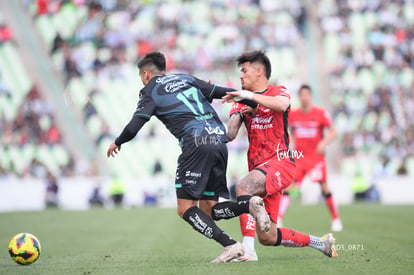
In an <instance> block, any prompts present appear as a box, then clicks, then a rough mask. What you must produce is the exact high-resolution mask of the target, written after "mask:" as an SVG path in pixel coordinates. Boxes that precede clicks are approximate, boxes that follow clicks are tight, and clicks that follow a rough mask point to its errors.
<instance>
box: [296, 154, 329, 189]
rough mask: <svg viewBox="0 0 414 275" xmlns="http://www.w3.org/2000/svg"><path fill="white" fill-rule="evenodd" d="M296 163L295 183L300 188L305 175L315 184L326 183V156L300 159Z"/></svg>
mask: <svg viewBox="0 0 414 275" xmlns="http://www.w3.org/2000/svg"><path fill="white" fill-rule="evenodd" d="M295 162H296V176H295V182H296V183H297V184H298V187H300V185H301V184H302V181H303V178H304V177H305V175H308V176H309V178H310V179H311V181H313V182H322V181H326V174H327V173H326V159H325V156H324V155H316V156H313V157H304V158H299V159H296V160H295Z"/></svg>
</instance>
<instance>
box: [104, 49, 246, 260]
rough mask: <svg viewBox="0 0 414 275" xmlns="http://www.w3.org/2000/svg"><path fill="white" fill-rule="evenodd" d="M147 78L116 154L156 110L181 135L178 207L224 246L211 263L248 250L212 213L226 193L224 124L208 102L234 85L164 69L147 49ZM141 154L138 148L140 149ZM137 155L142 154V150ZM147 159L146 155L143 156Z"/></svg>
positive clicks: (142, 71) (143, 70)
mask: <svg viewBox="0 0 414 275" xmlns="http://www.w3.org/2000/svg"><path fill="white" fill-rule="evenodd" d="M138 68H139V75H140V77H141V80H142V82H143V84H144V86H145V87H144V88H143V89H142V90H141V91H140V94H139V97H140V100H139V102H138V106H137V109H136V111H135V113H134V114H133V117H132V119H131V121H130V122H129V123H128V124H127V125H126V127H125V128H124V130H123V131H122V133H121V135H120V136H119V137H118V138H117V139H116V140H115V141H114V142H113V143H112V144H111V145H110V146H109V148H108V151H107V156H108V157H110V156H112V157H114V156H115V154H117V153H118V151H119V150H120V149H121V145H122V144H123V143H125V142H128V141H130V140H131V139H133V138H134V137H135V136H136V134H137V133H138V131H139V130H140V129H141V127H142V126H143V125H144V124H145V123H146V122H147V121H148V120H149V119H150V118H151V117H152V116H153V115H155V116H156V117H157V118H158V119H159V120H161V121H162V122H163V123H164V124H165V126H166V127H167V129H168V130H169V131H170V132H171V133H172V134H173V135H174V136H175V137H176V138H177V139H178V140H179V143H180V146H181V148H182V153H181V155H180V156H179V158H178V167H177V174H176V180H175V187H176V194H177V212H178V215H179V216H180V217H182V218H183V219H184V220H185V221H186V222H188V223H189V224H190V225H191V226H192V227H193V228H194V230H196V231H198V232H199V233H201V234H203V235H204V236H205V237H207V238H210V239H214V240H215V241H217V242H218V243H220V244H221V245H222V246H223V247H224V252H223V253H222V254H221V255H220V256H219V257H217V258H216V259H215V260H213V261H212V262H213V263H220V262H228V261H230V260H232V259H234V258H236V257H238V256H241V255H243V254H244V250H243V246H242V244H241V243H239V242H236V241H235V240H233V239H232V238H231V237H230V236H229V235H228V234H226V233H225V232H224V231H223V230H221V229H220V228H219V227H218V226H217V225H216V224H215V222H214V221H213V219H212V218H211V216H210V215H211V207H212V206H213V205H214V204H216V203H217V201H218V198H219V197H224V198H228V197H229V193H228V190H227V183H226V168H227V146H226V143H227V141H228V139H227V136H226V130H225V127H224V125H223V124H222V122H221V121H220V119H219V118H218V116H217V114H216V112H215V111H214V109H213V107H212V106H211V105H210V102H211V101H212V99H213V98H222V97H223V96H224V95H226V92H228V91H232V90H233V89H228V88H222V87H218V86H216V85H212V84H209V83H207V82H205V81H202V80H199V79H197V78H195V77H192V76H190V75H184V74H175V75H166V74H165V70H166V61H165V57H164V55H163V54H161V53H159V52H152V53H148V54H147V55H146V56H145V57H144V58H143V59H142V60H141V61H139V63H138ZM137 154H139V152H137ZM138 156H139V155H138ZM142 157H143V160H142V161H145V160H144V159H145V156H142Z"/></svg>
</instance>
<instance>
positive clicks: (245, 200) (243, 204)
mask: <svg viewBox="0 0 414 275" xmlns="http://www.w3.org/2000/svg"><path fill="white" fill-rule="evenodd" d="M251 197H252V196H249V195H245V196H239V197H237V202H233V201H225V202H220V203H217V204H216V205H215V206H214V207H213V208H212V209H211V216H212V217H213V219H214V220H216V221H218V220H221V219H231V218H234V217H237V216H240V215H241V214H243V213H249V200H250V198H251Z"/></svg>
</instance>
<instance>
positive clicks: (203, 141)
mask: <svg viewBox="0 0 414 275" xmlns="http://www.w3.org/2000/svg"><path fill="white" fill-rule="evenodd" d="M194 141H195V146H196V147H199V146H201V145H208V144H211V145H217V144H222V143H223V141H222V140H221V138H220V136H210V135H209V136H200V137H195V138H194Z"/></svg>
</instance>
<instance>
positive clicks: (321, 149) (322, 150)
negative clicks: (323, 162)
mask: <svg viewBox="0 0 414 275" xmlns="http://www.w3.org/2000/svg"><path fill="white" fill-rule="evenodd" d="M325 148H326V144H325V142H323V141H321V142H319V143H318V145H317V146H316V153H318V154H319V155H323V154H325Z"/></svg>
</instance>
